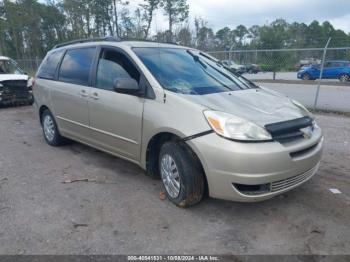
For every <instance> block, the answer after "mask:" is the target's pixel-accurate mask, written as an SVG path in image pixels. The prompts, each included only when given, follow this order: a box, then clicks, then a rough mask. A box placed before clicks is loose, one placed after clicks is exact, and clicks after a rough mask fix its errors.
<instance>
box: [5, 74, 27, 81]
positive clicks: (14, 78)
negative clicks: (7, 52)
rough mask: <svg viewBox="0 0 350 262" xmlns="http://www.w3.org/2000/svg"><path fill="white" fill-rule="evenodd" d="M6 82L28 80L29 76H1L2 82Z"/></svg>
mask: <svg viewBox="0 0 350 262" xmlns="http://www.w3.org/2000/svg"><path fill="white" fill-rule="evenodd" d="M6 80H28V76H27V75H18V74H0V82H1V81H6Z"/></svg>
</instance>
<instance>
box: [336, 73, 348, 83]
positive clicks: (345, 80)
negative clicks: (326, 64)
mask: <svg viewBox="0 0 350 262" xmlns="http://www.w3.org/2000/svg"><path fill="white" fill-rule="evenodd" d="M339 81H340V82H349V81H350V76H349V75H346V74H342V75H340V76H339Z"/></svg>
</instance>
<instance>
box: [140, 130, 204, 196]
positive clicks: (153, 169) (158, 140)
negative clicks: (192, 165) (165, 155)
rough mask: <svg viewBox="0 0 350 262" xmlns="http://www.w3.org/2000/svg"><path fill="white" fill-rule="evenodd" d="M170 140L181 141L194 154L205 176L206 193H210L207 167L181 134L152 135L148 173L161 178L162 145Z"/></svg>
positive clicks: (164, 133) (148, 152) (148, 147)
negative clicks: (159, 164)
mask: <svg viewBox="0 0 350 262" xmlns="http://www.w3.org/2000/svg"><path fill="white" fill-rule="evenodd" d="M168 141H177V142H179V143H181V145H182V146H183V147H185V148H186V150H187V151H188V152H189V153H191V154H192V156H193V157H194V159H195V161H197V163H198V165H199V166H200V168H201V170H202V172H203V176H204V182H205V191H204V193H205V195H208V190H209V188H208V181H207V176H206V172H205V168H204V166H203V164H202V161H201V160H200V158H199V156H198V155H197V153H196V152H195V150H193V148H192V147H191V146H190V145H189V144H188V143H186V142H185V141H184V140H183V138H181V137H180V136H179V135H177V134H175V133H172V132H168V131H164V132H159V133H157V134H155V135H154V136H152V138H151V139H150V140H149V142H148V143H147V149H146V156H145V169H146V175H148V176H150V177H153V178H159V172H158V157H159V153H160V149H161V146H162V145H163V144H164V143H165V142H168Z"/></svg>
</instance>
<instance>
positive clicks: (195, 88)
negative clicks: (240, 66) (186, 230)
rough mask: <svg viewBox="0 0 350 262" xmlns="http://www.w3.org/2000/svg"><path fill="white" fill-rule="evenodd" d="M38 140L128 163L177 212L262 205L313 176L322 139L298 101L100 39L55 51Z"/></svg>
mask: <svg viewBox="0 0 350 262" xmlns="http://www.w3.org/2000/svg"><path fill="white" fill-rule="evenodd" d="M35 83H36V84H35V87H34V88H33V89H34V95H35V103H36V106H37V109H38V115H39V117H40V122H41V124H42V128H43V134H44V137H45V139H46V141H47V143H48V144H50V145H52V146H58V145H62V144H64V142H65V141H66V140H67V139H66V138H69V139H71V140H75V141H79V142H81V143H84V144H87V145H90V146H92V147H94V148H97V149H100V150H102V151H105V152H108V153H110V154H113V155H115V156H118V157H121V158H124V159H127V160H129V161H131V162H134V163H136V164H138V165H139V166H141V167H142V168H143V169H144V170H146V174H147V175H149V176H151V177H154V178H161V179H162V182H163V184H164V187H165V190H166V194H167V196H168V199H169V200H170V201H172V202H173V203H175V204H176V205H178V206H182V207H185V206H189V205H193V204H196V203H198V202H199V201H200V200H201V199H202V198H203V197H204V196H205V195H206V194H209V196H211V197H214V198H221V199H226V200H233V201H246V202H248V201H261V200H265V199H269V198H271V197H273V196H276V195H278V194H281V193H284V192H286V191H288V190H291V189H293V188H295V187H297V186H299V185H301V184H302V183H304V182H305V181H307V180H308V179H310V178H311V177H312V176H313V175H314V174H315V173H316V171H317V169H318V166H319V162H320V159H321V154H322V145H323V135H322V131H321V129H320V128H319V127H318V126H317V124H316V122H315V120H314V117H313V116H312V115H311V114H310V113H309V112H308V110H307V109H305V107H303V106H302V105H301V104H299V103H298V102H296V101H293V100H291V99H289V98H288V97H285V96H284V95H281V94H279V93H276V92H273V91H271V90H268V89H265V88H261V87H258V86H256V85H255V84H253V83H252V82H250V81H248V80H246V79H245V78H243V77H241V76H236V75H235V74H233V73H232V72H230V70H228V69H227V68H226V67H225V66H224V65H223V64H221V63H220V62H219V61H218V60H216V59H215V58H213V57H211V56H209V55H207V54H205V53H203V52H201V51H198V50H195V49H192V48H188V47H182V46H177V45H173V44H160V43H152V42H132V41H117V40H113V39H105V40H101V41H96V40H94V41H88V40H87V41H80V42H77V43H69V44H62V45H60V46H57V47H55V48H54V49H53V50H51V51H50V52H49V53H48V54H47V56H46V58H45V60H44V61H43V64H42V65H41V67H40V68H39V71H38V73H37V75H36V79H35Z"/></svg>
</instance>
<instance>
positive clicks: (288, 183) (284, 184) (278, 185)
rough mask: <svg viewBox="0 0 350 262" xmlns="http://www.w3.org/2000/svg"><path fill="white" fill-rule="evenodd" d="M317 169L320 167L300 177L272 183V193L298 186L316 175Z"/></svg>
mask: <svg viewBox="0 0 350 262" xmlns="http://www.w3.org/2000/svg"><path fill="white" fill-rule="evenodd" d="M317 168H318V165H316V166H315V167H313V168H312V169H310V170H308V171H306V172H305V173H302V174H300V175H297V176H293V177H289V178H286V179H283V180H279V181H275V182H272V183H271V192H276V191H280V190H283V189H286V188H289V187H292V186H294V185H297V184H299V183H301V182H303V181H305V180H307V179H308V178H310V177H311V176H312V175H313V174H314V173H315V171H316V170H317Z"/></svg>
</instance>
